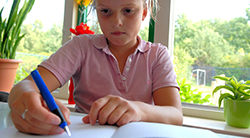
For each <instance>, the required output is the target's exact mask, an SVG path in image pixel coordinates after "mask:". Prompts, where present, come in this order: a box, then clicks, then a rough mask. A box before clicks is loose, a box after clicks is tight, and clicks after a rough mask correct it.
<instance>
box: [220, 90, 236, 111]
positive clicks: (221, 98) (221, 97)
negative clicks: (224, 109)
mask: <svg viewBox="0 0 250 138" xmlns="http://www.w3.org/2000/svg"><path fill="white" fill-rule="evenodd" d="M224 98H230V99H232V100H235V98H234V96H233V95H231V94H230V93H223V94H221V95H220V98H219V100H218V102H219V107H218V108H219V109H220V107H221V102H222V100H223V99H224Z"/></svg>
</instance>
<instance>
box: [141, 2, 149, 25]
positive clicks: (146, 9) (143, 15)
mask: <svg viewBox="0 0 250 138" xmlns="http://www.w3.org/2000/svg"><path fill="white" fill-rule="evenodd" d="M147 14H148V7H147V4H145V6H144V8H143V14H142V21H144V19H145V18H146V17H147Z"/></svg>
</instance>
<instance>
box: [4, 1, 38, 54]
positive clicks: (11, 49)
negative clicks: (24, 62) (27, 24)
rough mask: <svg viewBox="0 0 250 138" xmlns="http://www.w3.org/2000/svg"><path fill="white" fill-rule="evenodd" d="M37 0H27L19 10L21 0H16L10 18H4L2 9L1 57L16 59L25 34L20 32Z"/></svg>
mask: <svg viewBox="0 0 250 138" xmlns="http://www.w3.org/2000/svg"><path fill="white" fill-rule="evenodd" d="M34 2H35V0H29V1H25V2H24V4H23V7H22V8H21V9H20V10H19V4H20V0H14V1H13V4H12V7H11V11H10V13H9V18H8V19H3V18H2V12H3V9H4V7H2V9H1V11H0V58H2V59H15V56H16V50H17V47H18V45H19V43H20V41H21V39H22V38H23V37H24V36H25V34H20V32H21V25H22V23H23V21H24V20H25V18H26V16H27V14H28V13H29V12H30V10H31V8H32V7H33V4H34Z"/></svg>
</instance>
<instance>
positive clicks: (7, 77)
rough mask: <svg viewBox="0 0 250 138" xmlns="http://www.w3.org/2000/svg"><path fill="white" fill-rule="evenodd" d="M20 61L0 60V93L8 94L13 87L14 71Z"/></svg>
mask: <svg viewBox="0 0 250 138" xmlns="http://www.w3.org/2000/svg"><path fill="white" fill-rule="evenodd" d="M21 62H22V61H21V60H15V59H0V91H3V92H8V93H9V92H10V90H11V89H12V87H13V84H14V81H15V78H16V71H17V68H18V66H19V63H21Z"/></svg>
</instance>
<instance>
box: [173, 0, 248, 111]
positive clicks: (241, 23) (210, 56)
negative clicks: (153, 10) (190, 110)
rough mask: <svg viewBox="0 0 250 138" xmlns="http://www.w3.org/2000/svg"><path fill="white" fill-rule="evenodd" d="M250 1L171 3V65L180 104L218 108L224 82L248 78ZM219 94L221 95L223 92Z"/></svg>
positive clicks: (182, 0)
mask: <svg viewBox="0 0 250 138" xmlns="http://www.w3.org/2000/svg"><path fill="white" fill-rule="evenodd" d="M249 4H250V0H240V1H235V0H202V1H201V0H188V1H187V0H175V36H174V41H175V42H174V56H175V57H174V58H175V59H174V64H175V70H176V72H177V80H178V82H179V83H180V84H181V82H184V80H185V83H184V84H187V85H185V87H184V85H181V86H183V87H182V91H181V98H182V101H183V102H187V103H197V104H205V105H214V106H218V98H219V96H220V92H219V91H218V92H217V93H215V95H214V97H212V91H213V89H214V88H215V87H216V86H218V85H221V84H223V83H224V81H218V80H215V79H213V78H212V77H213V76H216V75H222V76H226V77H232V76H235V77H236V78H237V80H238V81H240V80H245V81H246V80H249V79H250V64H249V63H250V62H249V61H250V54H249V53H250V37H249V36H250V25H249V20H250V5H249ZM190 88H191V89H190ZM222 92H225V90H223V91H222Z"/></svg>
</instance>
